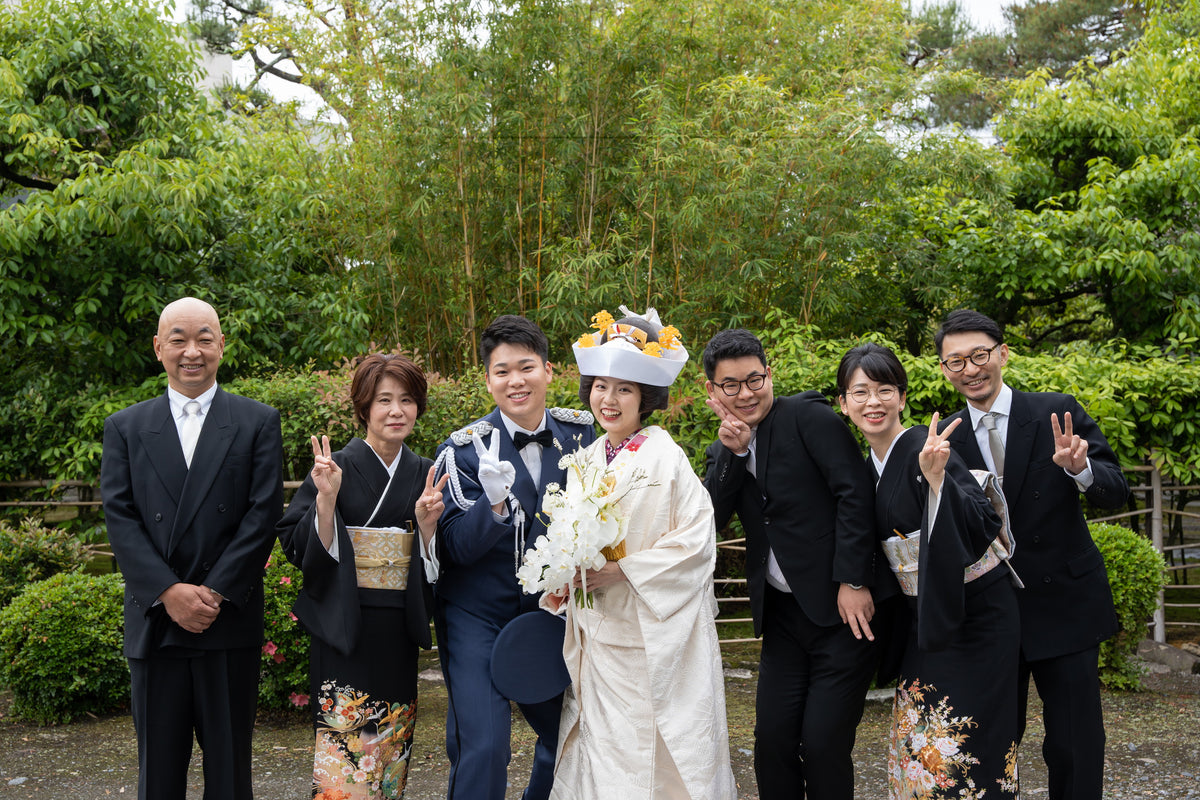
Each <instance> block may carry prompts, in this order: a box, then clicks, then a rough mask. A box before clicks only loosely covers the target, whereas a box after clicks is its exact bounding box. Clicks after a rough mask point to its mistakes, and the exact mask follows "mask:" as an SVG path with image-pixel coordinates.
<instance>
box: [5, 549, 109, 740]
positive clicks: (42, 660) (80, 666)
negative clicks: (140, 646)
mask: <svg viewBox="0 0 1200 800" xmlns="http://www.w3.org/2000/svg"><path fill="white" fill-rule="evenodd" d="M123 594H124V584H123V583H122V581H121V579H120V577H119V576H117V575H85V574H83V573H79V572H61V573H59V574H58V575H55V576H54V577H52V578H49V579H48V580H44V581H40V582H38V583H35V584H32V585H31V586H29V587H28V588H26V589H25V591H24V592H22V593H21V594H20V595H19V596H18V597H17V598H16V599H15V600H13V601H12V602H11V603H9V605H8V606H7V607H6V608H5V609H4V610H3V611H0V681H2V682H3V683H4V684H5V685H6V686H7V687H8V688H9V689H10V690H12V693H13V704H12V713H13V715H14V716H17V717H22V718H24V719H28V720H31V721H33V722H37V723H39V724H49V723H55V722H70V721H71V720H73V719H75V718H77V717H80V716H83V715H84V714H87V713H105V712H108V711H113V710H115V709H118V708H120V707H121V706H123V705H124V704H126V703H127V702H128V700H129V667H128V665H127V664H126V662H125V657H124V656H123V655H122V654H121V645H122V643H123V631H122V624H121V608H122V601H123Z"/></svg>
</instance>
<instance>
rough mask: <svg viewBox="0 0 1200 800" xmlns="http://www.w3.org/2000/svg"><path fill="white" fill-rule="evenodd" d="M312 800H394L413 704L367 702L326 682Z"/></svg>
mask: <svg viewBox="0 0 1200 800" xmlns="http://www.w3.org/2000/svg"><path fill="white" fill-rule="evenodd" d="M317 702H318V703H319V704H320V709H321V711H320V715H319V719H320V723H319V724H318V726H317V745H316V758H315V761H314V766H313V797H314V800H360V799H365V798H371V800H375V799H376V798H388V800H393V799H394V798H400V797H403V796H404V785H405V782H406V781H407V778H408V765H409V755H410V754H411V751H412V733H413V726H414V723H415V720H416V712H417V707H416V703H413V704H411V705H402V704H400V703H392V704H390V705H389V704H388V703H384V702H372V701H371V698H370V695H368V694H366V693H364V692H359V691H356V690H354V689H352V688H350V687H348V686H337V685H335V684H334V683H333V682H332V681H327V682H325V683H323V684H322V685H321V696H320V697H319V698H318V699H317Z"/></svg>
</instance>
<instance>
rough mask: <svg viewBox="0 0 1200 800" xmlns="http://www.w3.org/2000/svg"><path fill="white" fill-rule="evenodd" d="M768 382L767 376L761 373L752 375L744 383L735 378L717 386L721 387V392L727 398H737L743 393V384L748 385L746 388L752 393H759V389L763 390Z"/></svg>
mask: <svg viewBox="0 0 1200 800" xmlns="http://www.w3.org/2000/svg"><path fill="white" fill-rule="evenodd" d="M766 382H767V376H766V375H764V374H762V373H761V372H756V373H754V374H753V375H751V376H750V377H749V378H746V380H744V381H739V380H734V379H733V378H730V379H729V380H727V381H722V382H721V383H718V384H717V386H720V387H721V391H722V392H724V393H725V395H726V396H727V397H736V396H737V395H738V394H739V393H740V392H741V391H742V384H746V388H747V389H749V390H750V391H752V392H757V391H758V390H759V389H761V388H762V387H763V384H764V383H766Z"/></svg>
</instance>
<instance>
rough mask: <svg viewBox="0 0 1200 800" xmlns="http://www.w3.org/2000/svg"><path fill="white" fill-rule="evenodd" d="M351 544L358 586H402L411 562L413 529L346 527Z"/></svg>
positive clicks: (394, 587)
mask: <svg viewBox="0 0 1200 800" xmlns="http://www.w3.org/2000/svg"><path fill="white" fill-rule="evenodd" d="M346 532H347V533H349V534H350V543H351V544H353V545H354V571H355V574H356V576H357V578H358V586H359V588H361V589H404V588H406V587H407V586H408V569H409V565H410V564H411V563H412V547H413V536H414V533H413V531H412V530H407V531H406V530H402V529H401V528H352V527H350V526H349V525H347V526H346Z"/></svg>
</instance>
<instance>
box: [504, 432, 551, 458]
mask: <svg viewBox="0 0 1200 800" xmlns="http://www.w3.org/2000/svg"><path fill="white" fill-rule="evenodd" d="M513 444H515V445H516V446H517V451H518V452H519V451H521V450H524V449H525V445H527V444H540V445H541V446H542V447H550V446H552V445H553V444H554V434H553V433H551V432H550V430H549V429H546V430H544V431H539V432H538V433H526V432H525V431H517V432H516V435H514V436H513Z"/></svg>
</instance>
